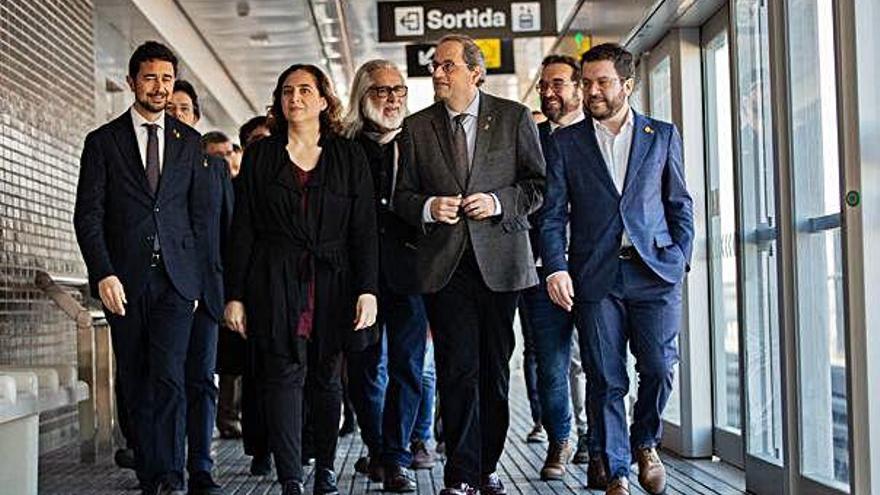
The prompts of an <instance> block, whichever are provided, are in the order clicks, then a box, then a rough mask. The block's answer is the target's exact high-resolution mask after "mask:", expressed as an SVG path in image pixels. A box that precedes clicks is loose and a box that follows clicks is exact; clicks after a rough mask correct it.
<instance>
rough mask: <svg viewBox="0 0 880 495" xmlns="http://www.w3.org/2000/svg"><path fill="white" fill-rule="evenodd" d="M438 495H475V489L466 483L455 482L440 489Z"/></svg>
mask: <svg viewBox="0 0 880 495" xmlns="http://www.w3.org/2000/svg"><path fill="white" fill-rule="evenodd" d="M440 495H477V489H476V488H474V487H472V486H471V485H468V484H467V483H457V484H454V485H450V486H447V487H445V488H444V489H442V490H440Z"/></svg>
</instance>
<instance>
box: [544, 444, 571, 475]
mask: <svg viewBox="0 0 880 495" xmlns="http://www.w3.org/2000/svg"><path fill="white" fill-rule="evenodd" d="M570 458H571V442H569V441H568V439H565V440H562V441H561V442H552V443H551V444H550V446H549V447H548V448H547V458H545V459H544V467H542V468H541V479H542V480H545V481H546V480H561V479H562V477H563V476H565V465H566V464H568V460H569V459H570Z"/></svg>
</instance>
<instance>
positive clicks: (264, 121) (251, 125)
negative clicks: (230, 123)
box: [238, 115, 269, 148]
mask: <svg viewBox="0 0 880 495" xmlns="http://www.w3.org/2000/svg"><path fill="white" fill-rule="evenodd" d="M258 127H265V128H267V129H268V128H269V118H268V117H266V116H265V115H257V116H256V117H253V118H251V119H250V120H248V121H247V122H245V123H244V124H242V125H241V127H239V129H238V142H239V143H241V145H242V146H243V147H245V148H247V146H248V144H249V143H248V136H250V135H251V133H252V132H254V130H255V129H256V128H258Z"/></svg>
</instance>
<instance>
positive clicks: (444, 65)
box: [428, 60, 468, 74]
mask: <svg viewBox="0 0 880 495" xmlns="http://www.w3.org/2000/svg"><path fill="white" fill-rule="evenodd" d="M467 66H468V64H464V63H462V64H459V63H455V62H451V61H449V60H447V61H446V62H431V65H429V66H428V72H430V73H431V74H433V73H435V72H437V71H438V70H440V69H443V73H444V74H449V73H450V72H452V70H453V69H455V68H456V67H467Z"/></svg>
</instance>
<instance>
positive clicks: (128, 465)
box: [113, 449, 134, 469]
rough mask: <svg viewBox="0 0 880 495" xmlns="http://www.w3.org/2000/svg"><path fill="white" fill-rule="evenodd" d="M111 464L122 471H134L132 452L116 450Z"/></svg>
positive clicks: (130, 450)
mask: <svg viewBox="0 0 880 495" xmlns="http://www.w3.org/2000/svg"><path fill="white" fill-rule="evenodd" d="M113 462H115V463H116V465H117V466H119V467H121V468H122V469H134V450H133V449H117V450H116V452H115V453H114V454H113Z"/></svg>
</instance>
